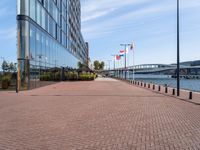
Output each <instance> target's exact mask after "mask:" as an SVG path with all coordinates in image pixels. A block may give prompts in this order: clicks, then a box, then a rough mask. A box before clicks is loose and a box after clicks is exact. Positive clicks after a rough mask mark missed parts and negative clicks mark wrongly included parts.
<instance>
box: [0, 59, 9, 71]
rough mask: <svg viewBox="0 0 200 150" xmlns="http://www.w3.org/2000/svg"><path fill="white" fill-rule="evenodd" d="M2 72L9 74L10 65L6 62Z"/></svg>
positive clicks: (3, 64)
mask: <svg viewBox="0 0 200 150" xmlns="http://www.w3.org/2000/svg"><path fill="white" fill-rule="evenodd" d="M1 67H2V70H3V72H7V71H8V70H9V64H8V63H7V62H6V61H5V60H4V61H3V63H2V66H1Z"/></svg>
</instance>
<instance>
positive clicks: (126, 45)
mask: <svg viewBox="0 0 200 150" xmlns="http://www.w3.org/2000/svg"><path fill="white" fill-rule="evenodd" d="M120 45H121V46H124V47H125V49H124V51H125V54H124V55H125V63H124V69H125V80H126V69H127V66H126V48H127V47H128V46H131V44H120Z"/></svg>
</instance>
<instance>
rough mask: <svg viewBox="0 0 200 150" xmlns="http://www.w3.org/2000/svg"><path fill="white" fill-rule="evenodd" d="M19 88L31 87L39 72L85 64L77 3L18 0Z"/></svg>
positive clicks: (71, 0) (85, 49)
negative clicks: (80, 63) (79, 63)
mask: <svg viewBox="0 0 200 150" xmlns="http://www.w3.org/2000/svg"><path fill="white" fill-rule="evenodd" d="M17 4H18V5H17V23H18V36H17V38H18V64H19V65H18V70H19V74H18V79H19V87H28V88H29V87H30V85H35V84H31V83H34V82H37V81H38V79H39V78H40V70H41V69H42V70H45V69H51V68H61V67H68V68H77V64H78V62H79V61H80V62H82V63H83V64H88V58H89V52H88V44H86V43H85V41H84V39H83V36H82V33H81V4H80V0H17Z"/></svg>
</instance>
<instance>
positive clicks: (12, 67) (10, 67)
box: [9, 62, 15, 72]
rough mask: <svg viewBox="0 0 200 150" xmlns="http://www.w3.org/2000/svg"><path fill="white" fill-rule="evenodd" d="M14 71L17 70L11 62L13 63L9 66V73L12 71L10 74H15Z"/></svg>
mask: <svg viewBox="0 0 200 150" xmlns="http://www.w3.org/2000/svg"><path fill="white" fill-rule="evenodd" d="M14 69H15V65H14V64H13V63H12V62H11V63H10V64H9V71H10V72H14Z"/></svg>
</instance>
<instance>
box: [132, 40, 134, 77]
mask: <svg viewBox="0 0 200 150" xmlns="http://www.w3.org/2000/svg"><path fill="white" fill-rule="evenodd" d="M134 48H135V43H133V44H132V51H133V80H135V70H134V67H135V57H134V51H135V49H134Z"/></svg>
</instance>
